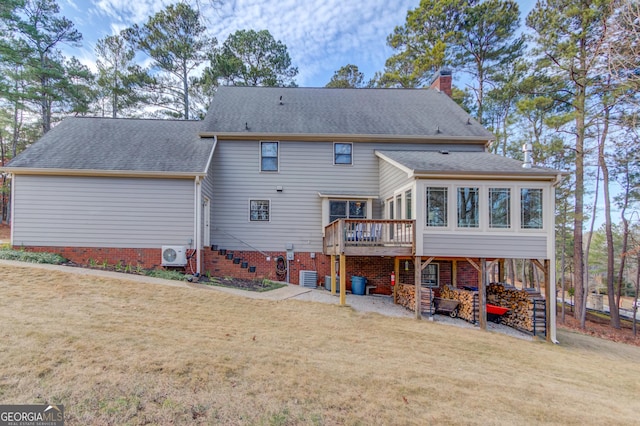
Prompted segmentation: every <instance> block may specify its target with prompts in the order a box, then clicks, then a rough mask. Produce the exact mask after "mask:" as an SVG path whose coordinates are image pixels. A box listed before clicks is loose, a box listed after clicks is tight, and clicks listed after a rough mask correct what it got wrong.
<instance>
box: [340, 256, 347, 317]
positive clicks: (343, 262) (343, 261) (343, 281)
mask: <svg viewBox="0 0 640 426" xmlns="http://www.w3.org/2000/svg"><path fill="white" fill-rule="evenodd" d="M346 304H347V256H345V255H344V253H343V254H341V255H340V306H345V305H346Z"/></svg>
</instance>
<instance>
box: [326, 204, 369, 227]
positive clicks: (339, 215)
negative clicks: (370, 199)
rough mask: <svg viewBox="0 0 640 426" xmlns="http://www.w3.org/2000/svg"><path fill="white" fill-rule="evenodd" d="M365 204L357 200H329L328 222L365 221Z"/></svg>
mask: <svg viewBox="0 0 640 426" xmlns="http://www.w3.org/2000/svg"><path fill="white" fill-rule="evenodd" d="M366 218H367V202H366V201H358V200H352V201H347V200H344V201H343V200H330V201H329V222H333V221H334V220H337V219H366Z"/></svg>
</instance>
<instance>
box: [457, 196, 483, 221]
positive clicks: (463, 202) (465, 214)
mask: <svg viewBox="0 0 640 426" xmlns="http://www.w3.org/2000/svg"><path fill="white" fill-rule="evenodd" d="M479 192H480V189H479V188H458V227H460V228H477V227H478V226H480V221H479V214H478V213H479V208H478V200H479V196H478V195H479Z"/></svg>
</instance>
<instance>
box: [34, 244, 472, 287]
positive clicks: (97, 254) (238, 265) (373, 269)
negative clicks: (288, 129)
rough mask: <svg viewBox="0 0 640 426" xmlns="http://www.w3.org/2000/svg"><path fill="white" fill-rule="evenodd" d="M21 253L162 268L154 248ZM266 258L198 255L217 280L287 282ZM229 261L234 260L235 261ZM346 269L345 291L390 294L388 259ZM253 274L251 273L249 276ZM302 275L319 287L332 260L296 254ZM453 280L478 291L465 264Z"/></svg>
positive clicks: (293, 272)
mask: <svg viewBox="0 0 640 426" xmlns="http://www.w3.org/2000/svg"><path fill="white" fill-rule="evenodd" d="M25 249H26V250H29V251H33V252H49V253H57V254H59V255H61V256H63V257H65V258H67V259H69V260H71V261H73V262H74V263H77V264H81V265H90V264H91V263H92V262H93V263H95V264H98V265H100V264H102V263H104V262H107V263H108V264H109V265H117V264H120V265H122V266H128V265H130V266H132V267H134V268H135V267H138V266H139V267H141V268H144V269H157V268H161V267H162V265H161V263H162V262H161V249H159V248H135V249H134V248H99V247H25ZM227 255H230V257H231V259H228V258H227ZM267 255H268V256H269V257H270V260H267V257H266V256H265V255H264V254H262V253H259V252H256V251H232V250H227V251H226V252H224V254H222V252H221V251H220V250H211V249H209V248H205V249H203V252H202V273H203V274H207V273H209V274H211V275H212V276H216V277H225V276H230V277H236V278H243V279H263V278H267V279H271V280H282V281H284V280H285V279H286V277H279V276H278V275H277V271H276V259H277V258H278V257H279V256H282V257H283V258H286V253H285V252H267ZM234 259H238V260H236V262H234ZM406 262H408V263H407V264H406V266H407V267H408V268H407V270H405V260H404V259H402V260H401V261H400V274H399V276H398V277H396V279H397V280H398V282H402V283H405V284H414V267H413V263H414V262H413V260H407V261H406ZM434 262H435V263H438V264H439V265H440V285H441V286H442V285H451V283H452V262H451V261H450V260H446V259H441V260H438V259H436V260H434ZM243 263H244V264H245V265H243ZM336 263H337V262H336ZM192 264H193V267H194V269H195V259H194V260H192ZM346 265H347V272H346V273H347V276H346V278H347V290H349V291H350V290H351V277H352V276H353V275H359V276H363V277H365V278H366V279H367V285H373V286H375V288H374V289H372V290H371V294H386V295H389V294H392V293H393V288H392V287H391V280H390V275H391V271H393V267H394V258H393V257H380V256H376V257H368V256H348V257H347V263H346ZM243 266H246V267H243ZM336 266H337V265H336ZM250 268H251V269H250ZM252 269H255V270H254V271H253V272H251V270H252ZM336 269H337V268H336ZM304 270H311V271H317V272H318V282H317V284H318V285H319V286H323V285H324V280H325V276H327V275H330V274H331V256H327V255H324V254H321V253H315V258H311V253H304V252H296V253H295V254H294V260H293V261H290V262H289V282H290V283H291V284H299V276H300V271H304ZM457 281H458V287H461V286H463V285H469V286H478V271H477V270H476V269H475V268H474V267H473V265H471V264H470V263H469V262H466V261H458V263H457Z"/></svg>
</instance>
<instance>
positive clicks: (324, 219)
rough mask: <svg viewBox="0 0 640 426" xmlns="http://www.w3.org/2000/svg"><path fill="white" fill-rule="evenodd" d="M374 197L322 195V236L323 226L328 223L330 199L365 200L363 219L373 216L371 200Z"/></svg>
mask: <svg viewBox="0 0 640 426" xmlns="http://www.w3.org/2000/svg"><path fill="white" fill-rule="evenodd" d="M374 200H376V199H375V198H364V197H362V198H361V197H349V198H332V197H322V236H324V228H325V226H327V225H328V224H329V223H331V222H329V218H330V217H331V210H330V208H329V203H330V202H331V201H366V203H367V217H365V219H371V218H373V201H374Z"/></svg>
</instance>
